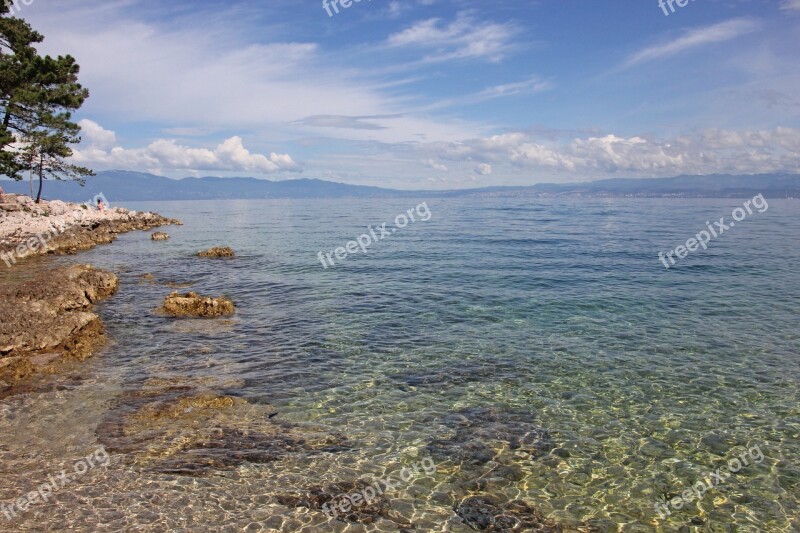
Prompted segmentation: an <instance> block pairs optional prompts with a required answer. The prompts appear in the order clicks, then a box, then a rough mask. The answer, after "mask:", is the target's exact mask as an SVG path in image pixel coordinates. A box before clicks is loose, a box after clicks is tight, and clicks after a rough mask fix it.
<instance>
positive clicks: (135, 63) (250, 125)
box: [17, 0, 800, 189]
mask: <svg viewBox="0 0 800 533" xmlns="http://www.w3.org/2000/svg"><path fill="white" fill-rule="evenodd" d="M17 1H18V11H17V12H18V16H21V17H23V18H25V19H26V20H27V21H28V22H30V23H31V25H33V27H34V28H35V29H37V30H39V31H40V32H41V33H43V34H44V35H45V42H44V43H43V44H42V45H41V46H40V50H41V51H42V52H44V53H48V54H54V55H55V54H66V53H68V54H71V55H72V56H74V57H75V58H76V59H77V61H78V63H79V64H80V65H81V82H82V83H83V84H84V86H86V87H87V88H88V89H89V90H90V92H91V97H90V98H89V100H87V102H86V104H85V105H84V107H83V108H82V109H81V110H80V112H79V113H78V114H77V115H76V117H75V118H76V120H78V121H79V122H80V124H81V126H82V128H83V132H82V137H83V140H82V142H81V144H80V145H79V146H78V147H77V148H76V150H75V156H74V160H75V162H77V163H80V164H82V165H86V166H89V167H91V168H93V169H95V170H98V171H99V170H109V169H124V170H136V171H142V172H150V173H153V174H158V175H162V176H167V177H171V178H183V177H198V176H222V177H230V176H250V177H256V178H265V179H271V180H282V179H298V178H320V179H326V180H332V181H338V182H344V183H350V184H358V185H376V186H381V187H391V188H398V189H460V188H472V187H485V186H498V185H531V184H535V183H541V182H556V183H566V182H577V181H588V180H595V179H603V178H613V177H665V176H676V175H683V174H690V175H695V174H698V175H699V174H714V173H734V174H759V173H775V172H787V173H800V0H681V3H683V2H684V1H686V5H684V6H680V5H678V4H677V1H676V0H673V1H672V2H671V6H672V8H670V4H667V3H666V0H663V1H664V4H663V6H660V5H659V0H613V1H612V0H606V1H597V0H492V1H488V0H487V1H472V0H407V1H403V2H400V1H396V0H361V1H360V2H356V1H355V0H353V1H352V2H349V3H348V1H347V0H337V1H336V3H334V2H333V0H325V2H322V1H321V0H265V1H258V2H256V1H252V0H251V1H241V2H240V1H229V2H220V1H218V0H216V1H210V0H190V1H184V0H170V1H160V0H159V1H156V0H60V1H58V2H56V1H54V0H17ZM324 4H326V5H327V8H326V7H325V5H324ZM348 4H349V7H345V6H346V5H348ZM337 11H338V13H337Z"/></svg>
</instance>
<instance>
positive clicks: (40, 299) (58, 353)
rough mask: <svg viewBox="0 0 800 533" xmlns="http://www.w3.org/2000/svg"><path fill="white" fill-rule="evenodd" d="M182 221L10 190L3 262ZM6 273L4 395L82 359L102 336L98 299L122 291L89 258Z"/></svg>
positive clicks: (1, 285) (2, 297) (1, 323)
mask: <svg viewBox="0 0 800 533" xmlns="http://www.w3.org/2000/svg"><path fill="white" fill-rule="evenodd" d="M170 224H178V225H180V224H181V223H180V222H179V221H177V220H174V219H169V218H165V217H162V216H161V215H158V214H155V213H139V212H136V211H129V210H127V209H123V208H114V209H103V210H99V209H96V208H93V207H89V206H88V205H82V204H69V203H65V202H59V201H54V202H42V203H41V204H35V203H34V202H33V201H32V200H31V199H30V198H29V197H26V196H14V195H5V196H4V198H3V204H2V206H1V208H0V259H1V260H2V261H0V269H2V268H6V269H15V270H16V269H18V268H20V265H21V264H24V260H25V259H27V258H30V257H33V256H40V255H45V254H75V253H78V252H80V251H84V250H89V249H91V248H94V247H95V246H97V245H98V244H108V243H111V242H113V241H114V240H116V238H117V235H119V234H121V233H126V232H130V231H139V230H149V229H151V228H155V227H159V226H165V225H170ZM23 277H24V278H25V279H26V280H25V281H21V280H20V279H19V277H18V276H9V277H8V278H6V279H2V280H0V398H2V397H4V396H8V395H11V394H14V393H15V392H16V391H18V390H20V388H21V387H24V385H25V383H26V382H27V381H28V380H29V379H30V378H32V377H33V376H36V375H37V374H43V373H44V374H47V373H53V372H56V371H57V369H58V367H59V366H60V365H62V364H63V363H65V362H67V361H71V360H83V359H85V358H87V357H88V356H90V355H91V353H92V350H93V349H94V348H95V347H97V346H98V345H99V344H101V343H102V342H103V341H104V327H103V324H102V322H101V321H100V318H99V317H98V316H97V315H96V314H94V313H93V312H92V308H93V306H94V304H95V303H96V302H98V301H101V300H103V299H105V298H108V297H109V296H111V295H112V294H114V293H115V292H116V291H117V288H118V286H119V282H118V280H117V277H116V275H114V274H113V273H111V272H105V271H102V270H97V269H95V268H93V267H91V266H89V265H73V266H68V267H58V268H52V269H47V270H43V271H42V272H39V273H38V274H35V275H34V276H33V278H32V279H27V277H25V276H23Z"/></svg>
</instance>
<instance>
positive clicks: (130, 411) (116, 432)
mask: <svg viewBox="0 0 800 533" xmlns="http://www.w3.org/2000/svg"><path fill="white" fill-rule="evenodd" d="M276 415H277V411H276V410H275V409H274V408H273V407H272V406H270V405H264V404H250V403H249V402H247V401H246V400H244V399H242V398H236V397H231V396H222V395H218V394H216V393H213V392H210V391H200V390H198V389H196V388H193V387H189V386H179V387H167V388H157V389H142V390H136V391H128V392H126V393H124V394H123V395H122V396H120V397H119V398H118V399H117V401H116V405H115V406H114V407H113V408H112V409H111V410H110V411H109V413H108V415H107V416H106V417H105V419H104V420H103V421H102V422H101V423H100V425H99V426H98V428H97V436H98V439H99V440H100V442H101V444H103V445H104V446H105V447H106V449H107V450H108V451H109V452H112V453H119V454H124V455H126V456H127V457H126V458H125V460H126V461H127V462H129V463H130V464H132V465H136V466H139V467H142V468H146V469H149V470H153V471H158V472H163V473H170V474H178V475H190V476H202V475H206V474H209V473H211V472H212V471H214V470H230V469H232V468H235V467H237V466H240V465H242V464H245V463H256V464H260V463H271V462H274V461H279V460H281V459H283V458H286V457H288V456H291V455H293V454H315V453H324V452H330V453H335V452H339V451H343V450H345V449H347V447H346V446H345V438H344V437H343V436H341V435H334V434H330V433H325V432H322V431H317V430H315V429H313V428H307V427H301V426H296V425H293V424H289V423H285V422H281V421H277V420H274V417H275V416H276Z"/></svg>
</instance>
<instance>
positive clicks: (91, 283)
mask: <svg viewBox="0 0 800 533" xmlns="http://www.w3.org/2000/svg"><path fill="white" fill-rule="evenodd" d="M118 286H119V281H118V280H117V277H116V276H115V275H114V274H112V273H110V272H104V271H101V270H96V269H94V268H92V267H90V266H88V265H74V266H71V267H67V268H58V269H53V270H47V271H44V272H41V273H40V274H38V275H37V276H35V277H34V278H33V279H31V280H30V281H27V282H24V283H7V284H4V285H2V286H0V316H2V317H3V319H2V320H0V358H1V359H0V361H11V362H10V363H7V364H0V379H2V380H3V381H7V382H9V383H11V384H12V385H13V384H16V383H17V382H19V381H20V380H22V379H24V378H26V377H28V376H31V375H33V374H35V373H37V372H39V371H42V370H44V371H47V370H48V369H50V368H51V367H52V364H51V363H53V362H56V360H57V359H58V360H61V359H63V358H76V359H80V360H82V359H85V358H86V357H88V356H89V355H90V354H91V352H92V349H93V348H94V347H95V346H96V345H97V344H99V343H100V342H102V340H103V338H104V336H103V325H102V323H101V322H100V319H99V318H98V317H97V315H95V314H94V313H93V312H91V309H92V305H93V304H94V303H96V302H97V301H99V300H102V299H104V298H107V297H108V296H110V295H112V294H114V293H115V292H116V291H117V288H118Z"/></svg>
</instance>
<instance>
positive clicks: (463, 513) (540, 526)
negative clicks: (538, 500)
mask: <svg viewBox="0 0 800 533" xmlns="http://www.w3.org/2000/svg"><path fill="white" fill-rule="evenodd" d="M455 511H456V514H457V515H458V516H460V517H461V519H462V520H464V522H465V523H466V524H467V525H468V526H470V527H471V528H473V529H477V530H479V531H497V532H516V531H528V530H531V531H539V532H542V533H560V532H562V531H564V528H563V526H561V525H560V524H557V523H555V522H553V521H551V520H548V519H547V518H545V516H544V515H543V514H542V513H541V511H539V510H538V509H536V508H534V507H531V506H530V505H528V504H527V503H525V502H524V501H522V500H514V501H512V502H509V503H506V504H501V503H500V502H499V501H498V500H497V499H496V498H494V497H492V496H471V497H469V498H467V499H465V500H464V501H462V502H461V504H460V505H458V507H456V509H455Z"/></svg>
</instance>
